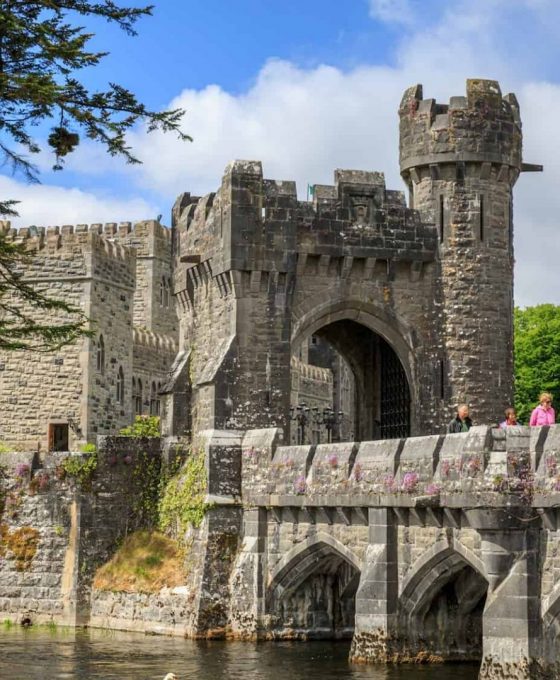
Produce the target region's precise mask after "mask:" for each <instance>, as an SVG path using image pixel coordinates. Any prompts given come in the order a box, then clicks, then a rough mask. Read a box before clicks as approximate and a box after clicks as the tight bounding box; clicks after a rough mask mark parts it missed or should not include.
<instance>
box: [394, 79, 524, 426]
mask: <svg viewBox="0 0 560 680" xmlns="http://www.w3.org/2000/svg"><path fill="white" fill-rule="evenodd" d="M399 116H400V167H401V175H402V177H403V179H404V180H405V182H406V183H407V185H408V187H409V190H410V196H411V205H412V207H414V208H416V209H417V210H418V211H419V212H420V215H421V217H422V220H423V221H424V222H426V223H429V224H433V225H434V227H435V229H436V230H437V234H438V240H439V249H438V270H439V278H438V294H437V295H438V299H437V300H436V304H437V305H438V307H439V309H440V310H441V314H439V315H438V317H437V321H436V322H435V323H436V324H437V329H436V333H437V335H438V337H439V338H440V343H439V347H438V348H437V352H438V354H439V360H438V362H437V364H438V365H439V369H436V370H439V371H440V374H441V376H442V384H441V386H440V395H439V396H440V397H441V413H442V421H444V420H445V418H447V417H449V416H450V415H451V411H452V410H453V409H454V407H456V406H457V405H458V404H459V403H461V402H467V403H469V404H470V405H471V408H472V413H473V416H474V420H475V422H478V423H492V422H496V420H497V418H498V417H499V416H500V415H501V413H502V412H503V409H504V408H505V407H506V406H510V405H511V400H512V398H513V222H512V187H513V185H514V184H515V182H516V180H517V178H518V176H519V173H520V172H521V170H522V162H521V144H522V135H521V122H520V117H519V106H518V104H517V100H516V98H515V96H514V95H511V94H510V95H507V96H506V97H502V94H501V91H500V86H499V85H498V83H497V82H496V81H493V80H468V81H467V94H466V96H465V97H452V98H451V100H450V102H449V104H437V103H436V102H435V100H433V99H423V98H422V86H421V85H416V86H414V87H411V88H409V89H408V90H407V91H406V92H405V94H404V96H403V99H402V102H401V105H400V109H399Z"/></svg>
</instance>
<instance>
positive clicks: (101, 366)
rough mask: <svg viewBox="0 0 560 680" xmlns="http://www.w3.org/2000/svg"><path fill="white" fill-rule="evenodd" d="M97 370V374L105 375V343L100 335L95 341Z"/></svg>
mask: <svg viewBox="0 0 560 680" xmlns="http://www.w3.org/2000/svg"><path fill="white" fill-rule="evenodd" d="M97 370H98V371H99V373H105V341H104V340H103V336H102V335H100V336H99V340H98V341H97Z"/></svg>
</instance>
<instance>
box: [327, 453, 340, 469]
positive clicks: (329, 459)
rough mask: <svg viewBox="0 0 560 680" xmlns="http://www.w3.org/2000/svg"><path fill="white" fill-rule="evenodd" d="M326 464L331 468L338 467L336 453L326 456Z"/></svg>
mask: <svg viewBox="0 0 560 680" xmlns="http://www.w3.org/2000/svg"><path fill="white" fill-rule="evenodd" d="M327 463H328V464H329V465H330V466H331V467H333V468H336V467H338V456H337V455H336V453H330V454H329V455H328V457H327Z"/></svg>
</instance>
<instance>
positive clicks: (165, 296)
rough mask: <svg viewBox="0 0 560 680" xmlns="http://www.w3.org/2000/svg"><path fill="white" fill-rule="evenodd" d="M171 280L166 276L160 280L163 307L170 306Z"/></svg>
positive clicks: (160, 300) (160, 298)
mask: <svg viewBox="0 0 560 680" xmlns="http://www.w3.org/2000/svg"><path fill="white" fill-rule="evenodd" d="M170 289H171V280H170V279H168V278H166V277H165V276H162V277H161V281H160V282H159V304H160V305H161V306H162V307H169V300H170Z"/></svg>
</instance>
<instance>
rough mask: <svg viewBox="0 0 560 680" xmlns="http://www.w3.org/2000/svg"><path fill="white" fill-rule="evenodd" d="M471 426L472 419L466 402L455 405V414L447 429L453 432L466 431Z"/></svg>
mask: <svg viewBox="0 0 560 680" xmlns="http://www.w3.org/2000/svg"><path fill="white" fill-rule="evenodd" d="M471 427H472V420H471V419H470V418H469V407H468V405H467V404H459V406H457V415H456V416H455V418H453V420H452V421H451V422H450V423H449V425H448V426H447V431H448V432H450V433H453V432H468V431H469V430H470V429H471Z"/></svg>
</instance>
